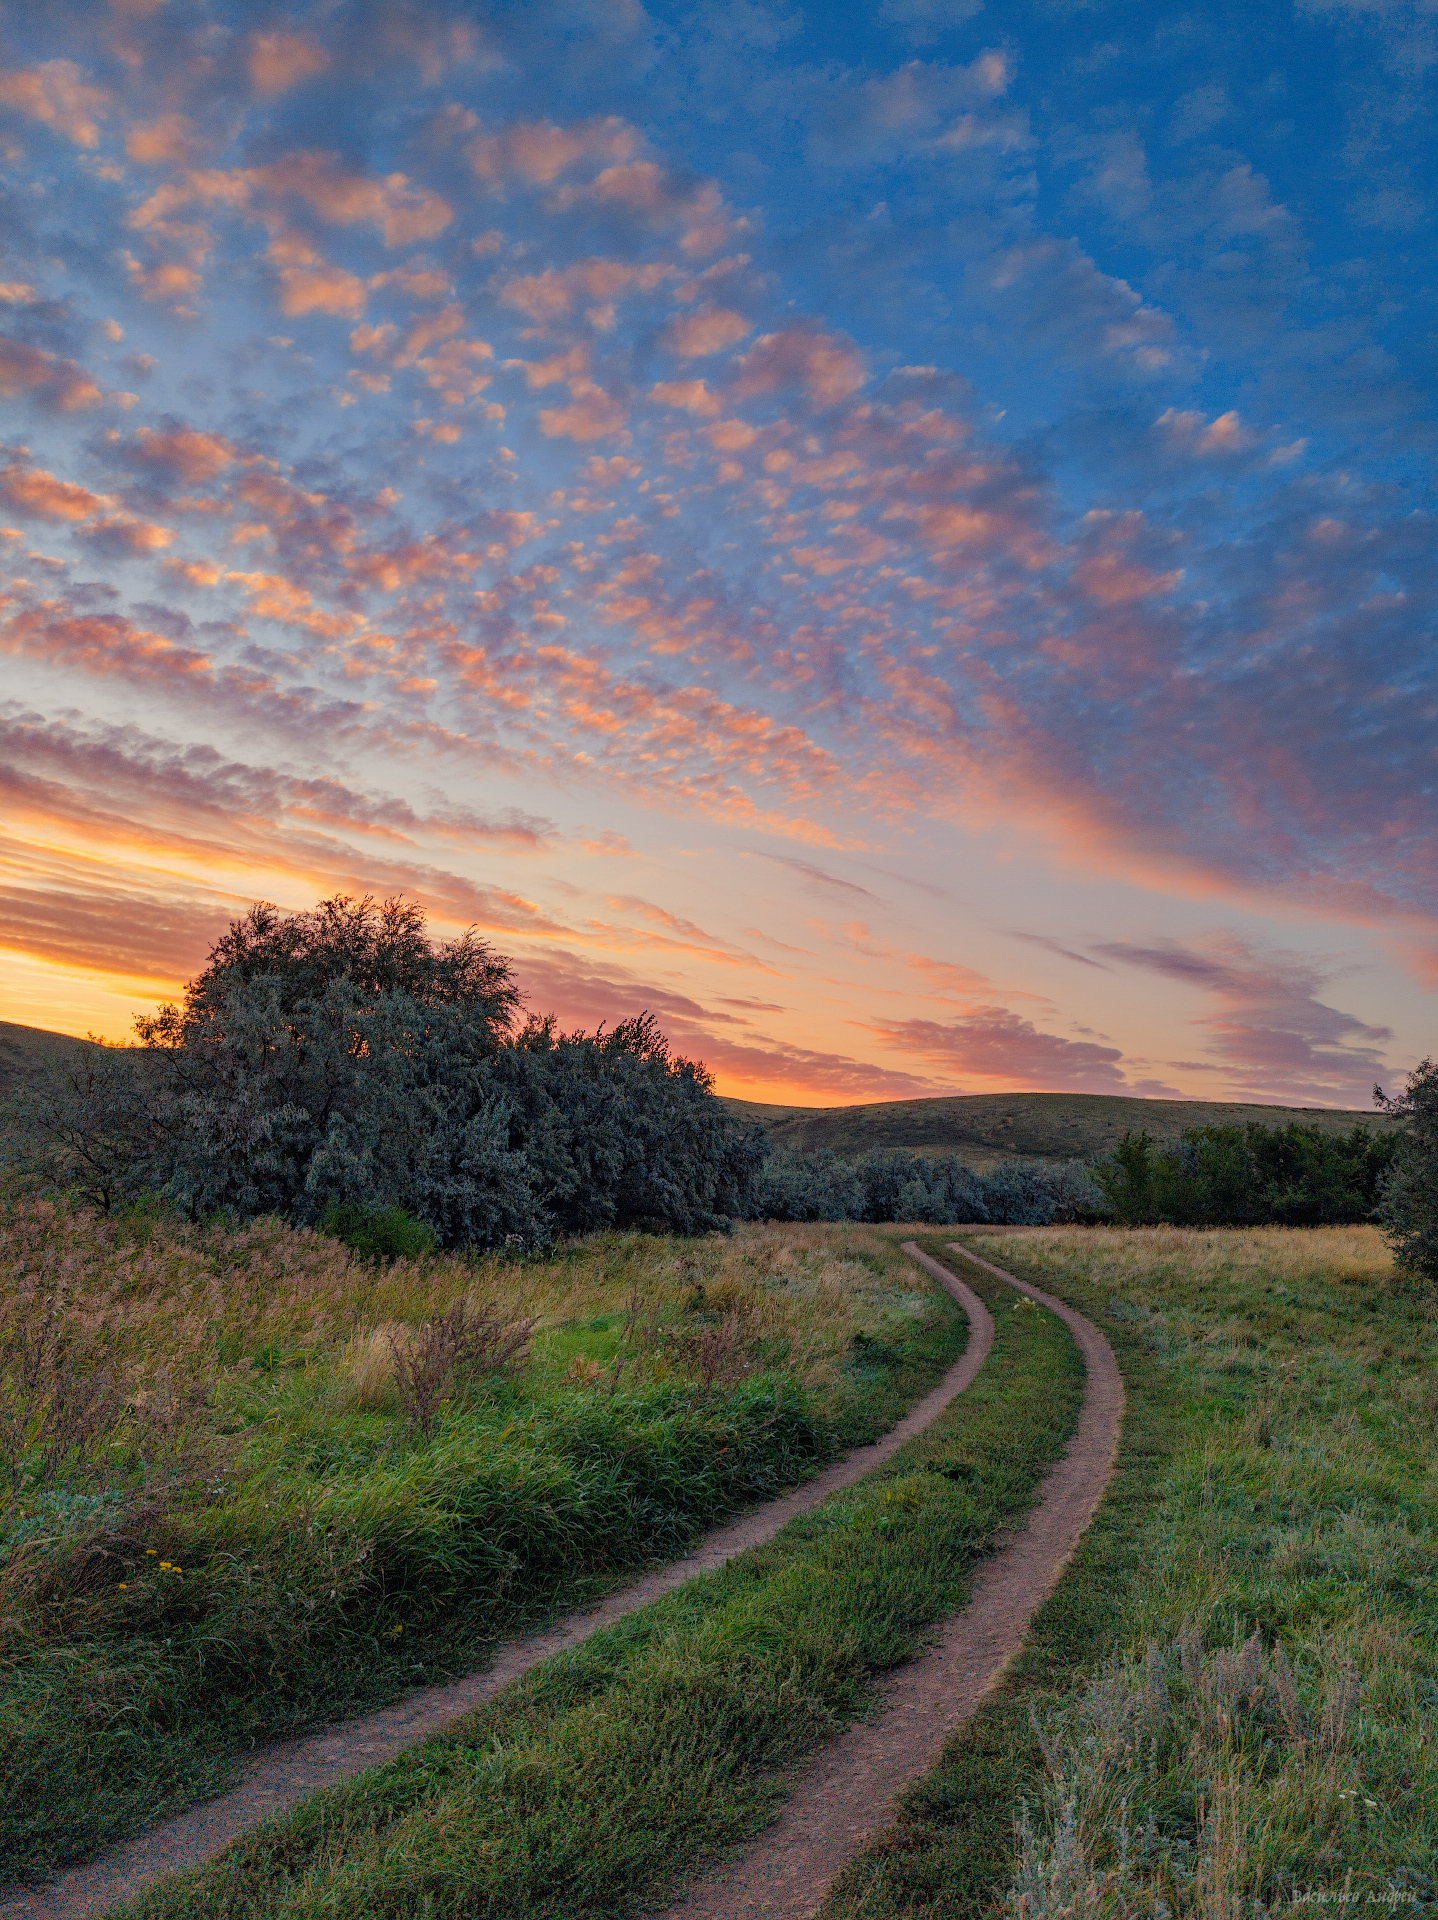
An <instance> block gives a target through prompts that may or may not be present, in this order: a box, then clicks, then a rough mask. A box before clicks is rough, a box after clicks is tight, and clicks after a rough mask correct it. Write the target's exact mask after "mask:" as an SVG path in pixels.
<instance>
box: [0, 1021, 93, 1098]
mask: <svg viewBox="0 0 1438 1920" xmlns="http://www.w3.org/2000/svg"><path fill="white" fill-rule="evenodd" d="M83 1045H84V1042H83V1041H82V1040H77V1039H76V1038H75V1036H74V1035H73V1034H69V1033H51V1031H50V1029H49V1028H48V1027H17V1026H16V1025H15V1023H14V1021H12V1020H0V1094H6V1093H8V1092H9V1091H10V1089H11V1088H12V1087H13V1086H14V1085H15V1083H16V1081H17V1080H23V1079H24V1078H25V1076H26V1075H27V1074H29V1073H33V1072H34V1071H35V1069H36V1068H37V1067H40V1066H43V1065H44V1064H45V1062H46V1061H47V1060H53V1059H55V1058H56V1057H57V1056H58V1055H60V1054H63V1053H64V1052H65V1051H66V1050H67V1049H68V1048H70V1047H76V1046H83Z"/></svg>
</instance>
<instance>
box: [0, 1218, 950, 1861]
mask: <svg viewBox="0 0 1438 1920" xmlns="http://www.w3.org/2000/svg"><path fill="white" fill-rule="evenodd" d="M0 1250H3V1255H4V1262H3V1265H0V1467H3V1468H4V1469H5V1471H4V1472H3V1473H0V1879H34V1878H39V1877H42V1876H43V1875H44V1874H45V1873H46V1872H47V1871H50V1870H52V1869H54V1868H55V1867H57V1866H59V1865H62V1864H64V1863H66V1862H67V1861H70V1860H73V1859H76V1858H78V1857H81V1856H83V1855H84V1854H87V1853H90V1852H93V1851H95V1850H96V1849H98V1848H101V1847H103V1846H106V1845H108V1844H112V1843H113V1842H114V1841H116V1840H118V1839H120V1838H122V1837H124V1836H125V1835H127V1834H128V1833H131V1832H133V1831H135V1830H136V1829H137V1828H138V1827H139V1826H140V1825H142V1824H143V1823H145V1822H146V1821H149V1820H153V1819H155V1818H158V1817H161V1816H163V1815H165V1814H166V1813H170V1812H173V1811H176V1810H177V1809H178V1808H179V1807H181V1806H183V1805H185V1804H188V1803H190V1802H191V1801H193V1800H196V1799H199V1798H202V1797H204V1796H205V1795H207V1794H210V1793H213V1792H216V1791H218V1790H220V1789H221V1788H222V1787H223V1786H225V1785H226V1784H228V1782H229V1780H230V1779H232V1778H233V1773H234V1766H235V1757H236V1755H237V1753H239V1752H241V1751H243V1749H244V1748H245V1747H246V1746H247V1745H250V1744H252V1743H253V1742H255V1741H256V1740H259V1739H262V1738H265V1737H269V1736H273V1735H276V1734H283V1733H290V1732H294V1731H297V1730H299V1729H300V1728H302V1727H305V1726H308V1725H313V1724H316V1723H320V1722H324V1721H327V1720H331V1719H334V1718H337V1717H339V1716H341V1715H343V1714H345V1713H350V1712H354V1711H355V1710H357V1709H359V1708H362V1707H365V1706H370V1705H375V1704H379V1703H381V1702H383V1701H386V1700H389V1699H393V1698H394V1697H395V1696H396V1695H397V1694H398V1693H400V1692H401V1691H402V1690H403V1689H404V1688H405V1687H407V1686H410V1685H414V1684H420V1683H423V1682H425V1681H429V1680H432V1679H438V1678H442V1677H445V1676H447V1675H449V1674H452V1673H455V1672H462V1671H467V1670H472V1669H473V1668H475V1667H478V1666H480V1665H482V1664H483V1661H484V1659H485V1657H486V1652H487V1649H488V1647H489V1646H490V1645H491V1644H492V1642H493V1640H494V1638H495V1637H496V1636H497V1635H498V1634H499V1633H500V1632H503V1631H509V1630H513V1629H515V1628H517V1627H521V1626H523V1625H526V1624H529V1623H532V1622H535V1621H538V1620H540V1619H543V1618H545V1617H550V1616H552V1615H553V1614H554V1613H555V1612H557V1611H560V1610H562V1609H564V1608H566V1607H568V1606H572V1605H575V1604H578V1603H581V1602H582V1601H584V1600H585V1599H587V1598H589V1597H591V1596H592V1595H593V1594H594V1593H596V1592H597V1591H599V1590H601V1589H603V1588H604V1587H606V1586H610V1585H612V1584H613V1583H614V1582H615V1581H616V1579H618V1578H619V1577H620V1576H621V1575H622V1574H623V1573H624V1571H625V1570H626V1569H633V1568H635V1567H637V1566H640V1565H643V1564H645V1563H649V1562H653V1561H654V1560H656V1559H661V1558H666V1557H669V1556H671V1555H673V1554H674V1553H675V1552H677V1551H680V1550H682V1549H683V1548H684V1547H685V1546H686V1545H687V1544H688V1543H689V1542H690V1541H691V1540H692V1539H693V1538H694V1537H695V1536H696V1535H697V1534H698V1533H699V1532H700V1531H702V1529H703V1528H704V1527H706V1526H707V1525H710V1524H712V1523H713V1522H714V1521H715V1520H717V1519H719V1518H721V1517H722V1516H724V1515H725V1514H728V1513H732V1512H733V1511H735V1510H736V1509H738V1508H741V1507H743V1506H744V1505H746V1504H750V1503H752V1502H755V1501H759V1500H763V1499H765V1498H767V1497H769V1496H770V1495H771V1494H773V1493H774V1492H775V1491H777V1490H778V1489H779V1488H780V1487H782V1486H785V1485H792V1484H793V1483H794V1482H795V1481H798V1480H802V1479H803V1478H804V1477H806V1475H808V1474H809V1473H811V1472H813V1471H814V1470H816V1469H817V1468H818V1467H819V1466H820V1465H822V1464H823V1462H824V1461H825V1460H826V1459H828V1458H830V1457H832V1455H833V1454H834V1453H835V1452H837V1451H840V1450H842V1449H843V1448H845V1447H847V1446H849V1445H852V1444H854V1443H856V1442H859V1441H862V1440H866V1439H869V1438H872V1437H874V1436H875V1435H876V1434H878V1433H879V1432H882V1431H884V1430H885V1429H886V1428H887V1427H889V1426H890V1425H891V1424H892V1423H893V1421H894V1419H895V1418H896V1417H897V1416H898V1415H899V1414H900V1413H901V1412H902V1411H903V1410H904V1409H905V1408H906V1407H907V1406H908V1405H910V1404H911V1403H912V1401H913V1400H914V1399H915V1398H917V1397H918V1395H919V1394H920V1393H922V1392H923V1391H924V1390H925V1389H926V1388H927V1387H928V1386H929V1385H931V1384H932V1382H933V1381H934V1380H935V1379H936V1378H937V1377H938V1375H939V1374H940V1373H941V1372H942V1370H943V1369H944V1368H945V1367H946V1366H948V1365H949V1364H951V1363H952V1361H953V1360H954V1359H955V1358H956V1357H957V1355H958V1353H959V1352H961V1351H962V1348H963V1344H964V1339H965V1337H966V1335H965V1323H964V1320H963V1316H962V1315H961V1314H959V1313H958V1311H957V1310H956V1309H955V1308H954V1306H953V1304H952V1302H951V1301H949V1299H948V1297H947V1295H945V1294H944V1293H943V1291H942V1289H940V1288H937V1287H936V1286H934V1285H932V1284H931V1283H930V1282H929V1281H928V1280H927V1279H926V1277H925V1276H923V1275H922V1274H920V1273H919V1272H918V1271H917V1269H915V1268H914V1266H913V1264H912V1263H911V1262H909V1261H908V1260H906V1259H905V1257H904V1256H903V1255H902V1253H900V1252H899V1251H898V1249H897V1247H896V1246H894V1244H893V1242H892V1240H891V1239H889V1238H886V1237H885V1236H883V1235H880V1234H876V1233H875V1232H873V1231H872V1230H870V1229H867V1228H862V1227H860V1228H855V1229H848V1228H833V1227H815V1228H802V1227H801V1228H796V1229H793V1230H785V1231H783V1232H780V1233H769V1234H766V1233H764V1232H763V1231H747V1232H741V1233H737V1234H735V1235H733V1236H732V1237H730V1238H727V1239H720V1238H719V1237H718V1236H714V1237H712V1238H709V1239H705V1240H700V1241H692V1242H678V1241H673V1240H663V1239H656V1238H652V1237H648V1236H643V1235H633V1234H630V1235H606V1236H599V1237H598V1238H596V1239H594V1240H592V1241H589V1242H585V1243H582V1244H579V1245H577V1246H575V1247H572V1248H570V1249H567V1250H565V1251H564V1252H562V1253H561V1254H559V1255H558V1256H556V1257H555V1258H553V1259H549V1260H546V1261H544V1262H538V1263H529V1262H526V1263H524V1264H522V1265H516V1264H514V1263H504V1262H499V1261H493V1260H490V1261H482V1262H473V1263H471V1262H465V1261H460V1260H454V1259H438V1260H429V1261H418V1262H416V1261H398V1262H396V1263H394V1264H393V1265H392V1266H388V1267H375V1266H368V1265H365V1264H363V1263H361V1262H358V1261H356V1260H354V1259H353V1258H352V1257H351V1256H350V1255H349V1253H348V1252H347V1251H346V1249H345V1248H343V1247H341V1246H339V1245H338V1244H337V1243H335V1242H333V1241H327V1240H323V1239H321V1238H319V1237H317V1236H315V1235H313V1234H296V1233H292V1232H290V1231H288V1230H287V1229H284V1228H282V1227H279V1226H278V1225H277V1224H276V1223H274V1222H260V1223H257V1224H256V1225H254V1226H251V1227H248V1228H244V1229H241V1230H238V1231H226V1230H224V1229H222V1228H213V1229H191V1228H183V1227H180V1226H178V1225H176V1224H174V1223H171V1222H167V1221H164V1220H158V1219H155V1218H153V1217H149V1216H139V1217H137V1218H135V1219H132V1220H129V1221H121V1222H119V1223H111V1222H103V1221H97V1220H95V1219H93V1218H92V1217H89V1216H85V1215H77V1214H74V1213H66V1212H64V1211H63V1210H58V1209H54V1208H50V1209H46V1208H44V1207H43V1206H42V1207H36V1206H35V1205H34V1204H33V1203H30V1204H29V1206H28V1210H27V1208H26V1207H25V1206H19V1207H16V1208H12V1209H11V1210H10V1211H9V1212H8V1214H7V1215H6V1216H5V1217H4V1218H3V1220H0ZM466 1300H469V1301H475V1300H478V1301H479V1302H481V1303H486V1304H492V1305H493V1307H494V1308H495V1310H496V1312H497V1313H498V1314H499V1316H500V1317H501V1319H505V1320H508V1319H511V1318H514V1317H519V1316H523V1317H524V1318H533V1319H535V1320H536V1321H537V1326H536V1328H535V1331H534V1338H533V1345H532V1349H531V1352H530V1355H529V1358H528V1360H527V1362H526V1364H525V1365H524V1366H523V1368H522V1369H516V1368H511V1369H509V1370H508V1371H507V1372H506V1373H505V1374H503V1375H491V1376H489V1377H485V1378H477V1379H472V1380H465V1379H461V1378H455V1379H454V1380H452V1381H449V1382H447V1383H445V1385H444V1390H443V1392H442V1393H439V1394H437V1396H435V1398H436V1404H435V1405H434V1406H433V1408H432V1417H431V1418H430V1419H429V1421H428V1423H427V1424H426V1425H424V1426H417V1425H416V1424H415V1421H414V1419H413V1418H412V1417H411V1416H412V1411H413V1410H412V1409H411V1408H407V1407H406V1404H405V1402H404V1398H403V1394H402V1391H401V1388H402V1384H403V1383H402V1381H401V1380H399V1379H398V1378H397V1377H396V1367H395V1364H394V1363H395V1347H396V1345H399V1346H400V1347H401V1349H402V1350H403V1343H404V1341H405V1340H406V1339H407V1338H408V1339H411V1340H413V1341H419V1340H422V1339H423V1337H424V1335H423V1329H424V1328H425V1326H426V1325H430V1326H432V1325H433V1324H434V1317H435V1316H437V1315H443V1314H445V1313H446V1312H447V1311H449V1310H450V1309H451V1308H452V1307H453V1306H454V1304H455V1303H456V1302H461V1301H466ZM37 1328H38V1329H39V1330H40V1335H43V1338H40V1337H39V1336H38V1335H37V1333H36V1329H37ZM391 1335H392V1336H393V1338H391ZM47 1434H48V1435H49V1436H50V1438H49V1439H48V1440H47V1438H46V1436H47Z"/></svg>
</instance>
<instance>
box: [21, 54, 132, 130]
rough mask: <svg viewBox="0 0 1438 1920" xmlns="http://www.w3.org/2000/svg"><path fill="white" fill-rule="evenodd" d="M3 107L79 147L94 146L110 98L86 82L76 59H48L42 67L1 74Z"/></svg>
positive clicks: (98, 88)
mask: <svg viewBox="0 0 1438 1920" xmlns="http://www.w3.org/2000/svg"><path fill="white" fill-rule="evenodd" d="M0 104H3V105H5V106H7V107H14V108H15V109H16V111H17V112H19V113H23V114H24V115H26V117H27V118H28V119H31V120H38V121H39V122H40V124H41V125H42V126H47V127H53V128H54V130H55V131H56V133H63V134H64V135H65V137H66V139H67V140H73V141H74V143H75V145H76V146H77V147H94V146H97V145H98V144H99V139H100V128H99V124H98V121H99V116H100V115H101V114H102V113H103V112H104V111H105V108H106V107H107V106H108V105H109V104H110V96H109V94H107V93H106V92H105V91H104V90H103V88H100V87H94V86H91V85H90V84H89V82H88V81H86V80H83V79H82V78H81V75H80V69H79V68H78V67H77V66H76V65H75V62H74V61H73V60H46V61H44V62H43V63H42V64H41V65H40V66H38V67H27V68H20V69H18V70H14V71H12V72H9V73H0Z"/></svg>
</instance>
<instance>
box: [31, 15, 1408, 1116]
mask: <svg viewBox="0 0 1438 1920" xmlns="http://www.w3.org/2000/svg"><path fill="white" fill-rule="evenodd" d="M1435 74H1438V10H1435V6H1434V3H1433V0H1244V3H1243V4H1241V5H1240V4H1236V3H1234V4H1228V3H1226V0H1207V3H1205V0H1196V3H1194V0H1189V3H1187V4H1175V3H1174V0H1151V3H1150V4H1147V5H1145V6H1143V7H1135V6H1133V5H1132V4H1130V0H1010V3H1009V4H1004V5H998V4H993V3H990V4H984V0H878V4H865V5H854V4H849V5H843V6H839V5H829V4H816V5H813V6H810V7H805V8H801V7H799V6H797V5H789V4H787V0H777V3H776V4H772V5H770V4H761V0H725V4H724V5H722V6H720V5H713V4H710V5H705V6H698V7H692V8H689V7H684V6H680V5H662V4H654V5H651V6H649V7H648V8H646V7H644V6H641V5H639V4H638V0H597V3H590V0H560V3H559V4H552V3H551V0H516V3H515V4H510V5H494V6H486V5H483V4H477V3H476V0H464V4H441V0H391V3H389V4H372V3H370V0H320V3H319V4H314V5H310V6H303V5H301V6H278V7H272V6H268V5H262V4H238V5H236V4H231V5H224V4H218V3H212V0H106V3H105V4H95V5H89V4H86V5H76V4H67V3H66V0H50V4H48V5H46V6H45V7H43V8H38V7H34V6H29V5H16V4H11V5H8V6H4V7H0V163H3V187H0V194H3V204H2V205H0V237H2V243H3V258H0V403H3V420H2V421H0V567H3V573H0V732H3V742H0V786H3V795H4V804H3V822H0V1017H4V1018H7V1019H10V1020H15V1021H19V1022H22V1023H25V1024H29V1025H34V1026H43V1027H51V1028H56V1029H59V1030H62V1031H65V1032H72V1033H84V1032H87V1031H92V1032H99V1033H104V1034H106V1035H108V1036H109V1037H110V1038H112V1039H120V1038H123V1037H125V1035H126V1033H127V1031H128V1028H129V1023H130V1020H131V1017H132V1015H133V1014H134V1013H135V1012H137V1011H145V1010H148V1009H150V1008H152V1007H153V1006H154V1004H155V1002H156V1001H157V1000H159V999H161V998H163V997H166V996H169V995H173V994H175V993H176V992H177V991H179V989H180V988H181V987H182V985H183V983H184V981H185V980H186V979H187V978H188V977H190V976H191V975H192V974H193V973H194V972H195V971H196V970H197V969H198V968H199V967H200V966H202V965H203V963H204V958H205V955H206V953H207V951H208V949H209V946H210V944H211V943H212V941H213V940H214V939H215V937H216V936H217V934H218V933H219V932H221V931H222V930H223V928H224V927H225V925H226V924H227V923H228V922H229V921H230V920H231V919H232V918H234V917H235V916H236V915H237V914H238V913H240V912H242V911H243V910H244V909H245V908H246V907H247V906H248V905H249V904H250V903H251V902H252V901H254V900H256V899H267V900H271V901H274V902H276V903H278V904H279V905H281V906H283V907H286V908H300V907H305V906H308V905H311V904H313V903H314V902H315V901H316V900H317V899H319V898H321V897H323V896H327V895H331V894H333V893H336V892H346V893H351V894H354V893H362V892H366V891H368V892H372V893H374V894H375V895H390V894H395V893H403V894H405V895H407V896H409V897H412V898H417V899H419V900H421V901H423V902H424V904H425V905H426V907H427V909H428V911H429V914H430V916H431V923H432V927H433V930H434V931H435V932H436V933H438V934H442V935H452V934H455V933H457V932H459V931H460V930H461V929H462V928H464V927H466V926H470V925H473V926H475V927H477V928H478V929H479V930H480V932H481V933H482V934H483V936H484V937H485V938H486V939H487V940H489V941H490V942H492V943H493V945H494V946H495V947H497V948H498V949H499V950H500V951H502V952H503V953H505V954H508V955H510V956H511V957H512V958H513V961H514V966H515V973H516V978H517V980H518V982H519V984H520V986H521V988H522V991H523V993H524V996H525V999H526V1001H527V1003H528V1004H529V1005H530V1006H531V1007H532V1008H533V1009H535V1010H536V1011H549V1010H553V1011H554V1012H556V1013H557V1014H558V1015H559V1017H560V1019H561V1021H562V1023H563V1024H564V1025H565V1026H579V1025H582V1026H586V1027H593V1026H594V1025H596V1024H597V1023H598V1022H599V1021H601V1020H608V1021H611V1022H612V1021H613V1020H615V1019H617V1018H620V1017H622V1016H624V1015H626V1014H630V1013H633V1012H636V1011H638V1010H639V1009H641V1008H645V1007H647V1008H650V1009H652V1010H653V1011H654V1012H655V1013H656V1014H657V1015H658V1016H659V1017H660V1020H661V1022H662V1024H663V1026H664V1028H665V1030H666V1032H667V1033H668V1034H669V1035H670V1036H671V1039H672V1040H673V1042H674V1044H675V1046H676V1047H677V1048H678V1049H679V1050H681V1051H683V1052H685V1053H687V1054H690V1055H695V1056H698V1057H700V1058H702V1059H704V1060H705V1061H707V1062H708V1064H709V1065H710V1067H711V1068H712V1069H713V1071H714V1073H715V1075H716V1077H717V1084H718V1085H719V1087H720V1089H721V1091H724V1092H727V1093H732V1094H737V1095H742V1096H745V1097H748V1098H751V1099H756V1100H771V1101H786V1102H787V1101H798V1102H804V1103H808V1104H815V1105H833V1104H840V1103H847V1102H851V1101H859V1100H881V1099H894V1098H908V1097H912V1096H916V1095H928V1094H942V1093H982V1092H991V1091H998V1090H1009V1089H1019V1088H1031V1089H1046V1090H1053V1091H1074V1092H1086V1093H1133V1094H1140V1095H1146V1096H1152V1097H1163V1098H1169V1097H1178V1096H1181V1097H1184V1098H1200V1099H1244V1100H1260V1101H1272V1102H1292V1103H1296V1104H1301V1105H1315V1106H1360V1107H1361V1106H1367V1105H1368V1104H1369V1101H1370V1098H1371V1091H1372V1087H1373V1084H1374V1081H1375V1079H1381V1080H1383V1081H1384V1082H1385V1084H1388V1083H1390V1082H1391V1081H1392V1080H1394V1079H1398V1078H1401V1075H1402V1074H1403V1072H1404V1071H1405V1070H1406V1069H1408V1068H1410V1067H1411V1066H1412V1065H1413V1064H1414V1063H1415V1062H1416V1061H1417V1060H1418V1059H1419V1058H1421V1057H1422V1056H1423V1055H1424V1054H1426V1053H1429V1052H1432V1051H1433V1049H1434V1041H1435V1026H1438V1022H1435V1018H1434V1015H1435V1004H1438V1003H1435V999H1434V994H1435V991H1438V853H1435V825H1438V806H1435V799H1438V794H1435V785H1438V783H1435V757H1438V756H1435V749H1438V724H1435V722H1438V686H1435V679H1438V675H1435V661H1438V649H1435V645H1434V637H1433V635H1434V605H1435V584H1438V583H1435V556H1438V546H1435V540H1434V503H1433V499H1432V483H1431V477H1430V476H1431V456H1432V452H1433V445H1434V437H1435V436H1434V385H1435V367H1438V358H1435V352H1434V348H1435V339H1438V310H1435V273H1434V262H1433V242H1432V233H1433V225H1432V217H1433V215H1432V203H1433V199H1434V195H1435V190H1438V189H1435V182H1438V170H1435V165H1434V152H1433V143H1434V128H1435V125H1438V117H1435V110H1434V109H1435V102H1434V100H1433V90H1434V76H1435Z"/></svg>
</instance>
